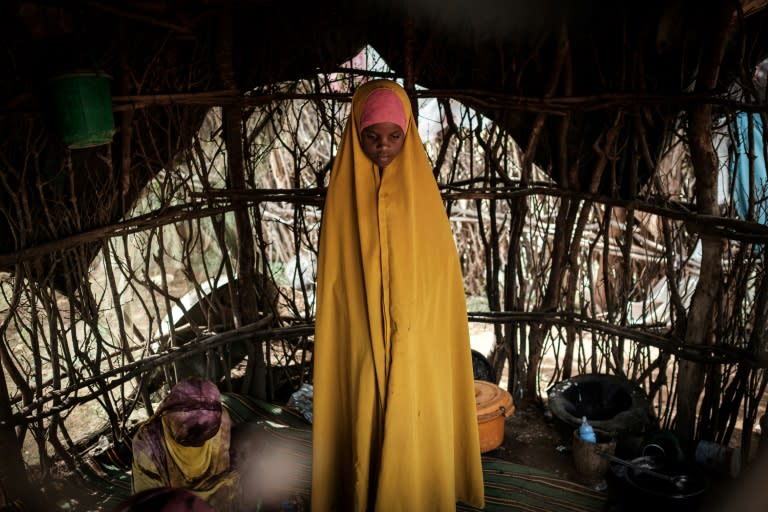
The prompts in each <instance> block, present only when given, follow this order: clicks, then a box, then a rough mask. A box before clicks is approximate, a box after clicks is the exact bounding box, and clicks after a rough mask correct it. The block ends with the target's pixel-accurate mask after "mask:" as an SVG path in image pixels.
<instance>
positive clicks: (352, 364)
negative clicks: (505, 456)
mask: <svg viewBox="0 0 768 512" xmlns="http://www.w3.org/2000/svg"><path fill="white" fill-rule="evenodd" d="M377 87H388V88H391V89H392V90H394V91H395V92H396V93H397V94H398V96H399V97H400V99H401V101H402V103H403V105H404V108H405V112H406V118H407V119H406V121H407V131H406V139H405V142H404V145H403V150H402V152H401V153H400V154H399V155H398V156H397V157H396V158H395V159H394V160H393V161H392V163H390V164H389V165H388V166H387V167H386V168H385V170H384V172H383V174H382V175H380V174H379V170H378V168H377V167H376V165H375V164H373V162H372V161H371V160H369V159H368V157H366V156H365V154H364V153H363V150H362V148H361V145H360V139H359V133H358V127H359V119H360V113H361V108H362V105H363V104H364V101H365V98H366V97H367V95H368V94H370V92H371V91H372V90H373V89H375V88H377ZM317 294H318V295H317V297H318V302H317V318H316V330H315V348H314V356H313V357H314V359H313V360H314V363H313V364H314V379H313V382H314V404H313V427H312V428H313V441H312V447H313V461H312V503H311V507H312V511H313V512H324V511H329V510H336V511H340V512H347V511H364V510H376V511H378V512H397V511H418V512H424V511H430V512H435V511H448V510H455V509H456V502H457V501H461V502H463V503H466V504H469V505H472V506H475V507H478V508H482V507H483V504H484V494H483V477H482V466H481V459H480V446H479V437H478V431H477V415H476V405H475V395H474V377H473V373H472V360H471V348H470V343H469V332H468V324H467V313H466V299H465V295H464V287H463V280H462V275H461V269H460V267H459V261H458V256H457V253H456V246H455V241H454V238H453V233H452V231H451V227H450V224H449V222H448V218H447V216H446V212H445V207H444V205H443V202H442V199H441V197H440V194H439V190H438V188H437V184H436V182H435V178H434V176H433V174H432V168H431V166H430V164H429V161H428V159H427V155H426V153H425V150H424V146H423V144H422V142H421V139H420V137H419V134H418V129H417V127H416V124H415V122H414V120H413V116H412V112H411V107H410V102H409V100H408V96H407V95H406V94H405V91H404V90H403V89H402V88H401V87H400V86H398V85H397V84H395V83H393V82H390V81H386V80H378V81H375V82H369V83H366V84H364V85H363V86H361V87H360V88H359V89H358V91H357V92H356V93H355V95H354V97H353V101H352V117H351V118H350V120H349V121H348V122H347V125H346V127H345V129H344V134H343V138H342V142H341V144H340V147H339V151H338V154H337V156H336V160H335V162H334V165H333V169H332V172H331V177H330V184H329V187H328V194H327V197H326V201H325V207H324V211H323V222H322V228H321V237H320V255H319V259H318V288H317Z"/></svg>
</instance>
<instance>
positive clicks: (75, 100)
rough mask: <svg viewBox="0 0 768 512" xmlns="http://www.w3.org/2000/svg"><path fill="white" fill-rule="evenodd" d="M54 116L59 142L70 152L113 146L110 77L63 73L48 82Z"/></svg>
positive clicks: (113, 123)
mask: <svg viewBox="0 0 768 512" xmlns="http://www.w3.org/2000/svg"><path fill="white" fill-rule="evenodd" d="M50 87H51V99H52V103H53V116H54V121H55V123H56V127H57V129H58V131H59V134H60V135H61V138H62V141H63V142H64V144H66V145H67V146H68V147H70V148H72V149H79V148H90V147H94V146H101V145H103V144H109V143H110V142H112V136H113V135H114V134H115V120H114V116H113V115H112V93H111V90H110V76H109V75H107V74H104V73H99V72H90V71H83V72H76V73H66V74H62V75H57V76H55V77H53V78H52V79H51V81H50Z"/></svg>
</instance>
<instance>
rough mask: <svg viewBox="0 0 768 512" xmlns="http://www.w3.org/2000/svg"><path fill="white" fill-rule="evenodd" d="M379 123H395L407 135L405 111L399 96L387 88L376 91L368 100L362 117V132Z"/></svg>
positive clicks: (364, 105)
mask: <svg viewBox="0 0 768 512" xmlns="http://www.w3.org/2000/svg"><path fill="white" fill-rule="evenodd" d="M377 123H395V124H396V125H398V126H399V127H400V129H401V130H403V133H405V127H406V124H405V111H404V110H403V104H402V102H401V101H400V98H398V97H397V94H396V93H395V92H394V91H393V90H391V89H386V88H381V89H376V90H374V91H373V92H371V94H369V95H368V98H366V100H365V103H364V104H363V110H362V114H361V116H360V131H363V130H364V129H365V128H366V127H368V126H371V125H373V124H377Z"/></svg>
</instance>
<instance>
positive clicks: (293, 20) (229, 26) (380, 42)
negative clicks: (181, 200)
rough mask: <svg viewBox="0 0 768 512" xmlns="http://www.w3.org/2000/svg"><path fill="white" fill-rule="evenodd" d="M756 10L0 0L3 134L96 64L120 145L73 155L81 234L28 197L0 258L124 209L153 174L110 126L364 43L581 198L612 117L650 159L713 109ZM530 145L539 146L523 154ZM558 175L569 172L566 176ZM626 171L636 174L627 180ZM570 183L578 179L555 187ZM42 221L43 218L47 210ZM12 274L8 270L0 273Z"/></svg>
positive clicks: (600, 4)
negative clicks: (462, 106) (674, 127)
mask: <svg viewBox="0 0 768 512" xmlns="http://www.w3.org/2000/svg"><path fill="white" fill-rule="evenodd" d="M765 4H766V2H765V1H764V0H754V1H745V2H744V4H743V6H742V9H741V10H740V11H739V10H737V9H735V6H734V4H729V3H728V2H704V3H701V2H696V1H682V0H679V1H674V2H669V1H662V0H656V1H650V2H649V1H646V0H643V1H630V2H614V1H610V0H606V1H603V0H584V1H577V2H574V1H568V2H556V1H552V0H547V1H539V2H521V1H508V0H478V1H475V2H456V1H448V2H445V1H443V2H435V1H429V0H420V1H416V2H389V1H383V0H379V1H373V2H302V3H295V2H273V1H261V0H254V1H248V0H232V1H224V0H189V1H184V2H177V1H171V0H164V1H156V2H155V1H153V2H148V1H139V0H130V1H128V0H126V1H124V2H119V3H114V2H101V1H97V0H80V1H74V2H61V1H56V0H48V1H44V0H38V1H21V0H17V1H15V2H8V3H6V4H5V7H4V8H5V10H6V12H5V13H4V15H3V16H2V21H1V23H2V24H3V27H2V36H0V37H2V38H3V42H4V46H5V51H4V52H3V59H4V61H3V65H2V66H0V70H2V71H0V73H2V77H1V78H0V81H2V83H3V88H2V93H0V94H2V104H3V106H4V110H5V115H4V117H5V122H4V126H5V129H4V130H3V134H4V136H11V135H18V133H19V131H23V130H24V123H25V122H27V121H28V120H29V117H30V116H32V117H37V118H39V119H40V120H42V121H44V122H48V123H49V124H50V113H49V112H50V109H47V106H46V101H47V96H46V93H47V89H46V88H47V84H48V80H49V79H50V77H52V76H54V75H56V74H57V73H61V72H65V71H70V70H73V69H82V68H94V67H96V68H99V69H102V70H104V71H105V72H107V73H108V74H110V75H111V76H112V77H113V82H112V89H113V91H112V92H113V96H114V105H115V110H116V116H115V119H116V123H117V127H118V129H123V132H122V133H121V132H118V134H117V135H116V136H115V139H114V144H113V146H112V151H111V162H110V161H108V160H107V161H105V159H104V157H103V156H99V155H96V154H95V153H94V152H92V151H79V152H73V154H72V159H73V166H74V167H75V168H78V169H79V173H78V175H77V176H76V184H75V187H74V188H75V190H77V191H78V192H77V195H78V196H79V200H78V203H79V207H80V208H82V209H83V210H81V213H82V215H81V217H82V222H81V223H80V225H78V226H68V227H66V228H61V232H59V233H55V234H54V233H50V232H48V231H42V230H39V229H37V227H38V226H40V225H41V224H44V215H43V213H42V212H41V209H42V206H41V205H37V204H35V202H36V201H40V195H39V194H35V193H30V194H29V197H30V198H33V203H32V204H31V205H29V206H28V208H29V215H30V217H31V222H29V226H28V230H27V232H26V234H24V235H22V234H20V233H21V231H24V230H25V228H23V227H20V226H14V222H12V221H10V220H8V219H7V216H4V217H3V218H2V220H1V221H0V240H2V242H0V254H6V255H7V254H10V253H13V252H15V251H18V250H22V249H27V248H30V247H35V246H40V245H41V244H45V243H47V242H51V241H53V240H56V239H57V238H61V237H62V236H65V235H72V234H75V233H78V232H85V231H88V230H89V229H94V228H97V227H98V226H102V225H106V224H109V223H112V222H115V221H116V220H117V219H120V218H121V217H122V215H123V213H124V212H125V211H126V210H127V209H128V208H130V206H131V204H132V202H133V200H134V199H135V198H136V196H137V194H138V192H139V191H140V190H141V188H142V187H143V186H144V185H145V184H146V183H147V181H148V180H149V179H150V178H151V177H152V176H153V175H154V174H155V173H157V172H158V171H159V170H160V169H161V168H162V167H163V166H164V165H166V164H167V163H168V162H158V161H151V160H148V159H146V158H143V157H142V156H141V155H140V153H139V152H137V151H136V144H137V140H140V138H141V135H140V134H135V133H134V134H133V138H130V137H126V136H125V133H124V132H125V129H124V128H125V127H126V126H129V125H130V122H128V124H121V123H125V122H126V117H128V116H131V115H133V110H131V109H130V108H129V106H134V107H135V106H138V107H141V106H142V105H143V104H147V102H150V103H153V104H157V103H164V102H165V103H168V102H171V100H173V102H175V103H177V104H178V103H184V102H187V103H198V104H199V103H204V102H205V98H204V97H203V96H200V95H201V94H203V93H215V95H214V96H213V99H210V98H211V97H209V100H208V101H209V102H211V103H216V102H217V101H218V102H219V103H226V102H229V103H237V102H238V101H240V100H242V98H243V95H244V94H246V93H248V91H251V90H253V89H255V88H262V89H260V91H261V92H260V93H256V94H252V95H251V101H254V98H256V99H258V98H259V94H262V93H265V92H269V86H270V84H275V83H279V82H284V81H292V80H296V79H299V78H303V77H309V76H312V75H313V74H316V73H318V72H332V71H334V70H336V69H338V67H339V65H340V64H341V63H343V62H345V61H346V60H347V59H349V58H351V57H352V56H353V55H355V54H356V53H357V52H358V51H359V50H360V48H361V47H363V46H364V45H366V44H370V45H372V46H373V47H374V48H375V49H376V50H377V51H378V52H379V53H380V54H381V55H382V56H383V57H384V59H385V60H386V61H387V62H388V63H389V64H390V66H391V67H392V68H393V69H395V70H396V73H397V74H398V75H399V76H402V77H405V79H406V82H407V83H406V85H411V86H412V85H413V84H418V85H420V86H423V87H427V88H429V89H431V91H432V94H435V95H438V96H440V95H443V96H451V97H454V98H458V99H460V100H461V101H463V102H465V103H466V104H468V105H469V106H471V107H474V108H476V109H478V110H480V111H481V112H483V113H484V114H486V115H487V116H489V117H491V118H492V119H494V120H496V121H497V122H498V123H499V124H500V125H501V126H503V127H504V128H506V129H507V130H508V131H509V133H511V134H512V135H513V136H514V137H515V138H516V139H517V141H518V142H519V143H520V144H521V146H522V147H523V149H524V150H528V151H530V155H529V156H530V157H531V158H533V160H534V161H535V162H536V163H538V164H539V165H540V166H541V167H542V168H544V169H545V170H547V171H548V172H550V173H551V174H552V176H553V177H554V178H555V179H557V180H559V181H560V182H563V181H569V182H568V183H563V185H564V186H567V187H568V188H576V189H583V190H589V189H590V183H589V182H590V172H591V171H590V170H591V168H592V167H594V166H595V165H596V161H597V160H598V159H600V158H601V155H600V154H599V152H596V151H594V149H593V146H594V144H595V141H596V140H597V139H598V138H599V137H602V136H604V135H603V134H604V133H605V132H606V130H607V128H608V127H609V126H611V125H612V124H614V123H615V122H616V117H617V115H618V116H627V120H626V122H623V127H622V130H623V131H622V133H621V134H620V136H621V137H626V138H627V140H629V139H630V138H631V137H632V134H633V133H636V132H637V131H638V130H641V131H642V132H643V137H644V139H645V141H646V143H647V148H643V149H642V151H643V154H645V155H651V157H652V158H653V157H655V156H656V155H658V154H659V152H660V150H661V148H662V146H663V145H664V144H665V141H666V140H668V136H669V128H670V124H671V123H672V122H674V120H675V119H676V116H677V113H678V112H680V111H681V110H683V109H685V108H686V106H687V105H690V104H691V102H692V101H693V99H694V98H695V96H694V95H693V91H696V94H698V95H699V97H701V96H702V95H703V96H707V95H711V94H713V93H715V94H720V93H722V92H724V91H726V90H727V89H728V88H729V87H731V86H732V85H733V84H734V83H736V82H741V81H744V79H745V76H744V70H745V69H746V70H749V69H752V68H753V67H754V65H755V64H756V63H757V62H759V61H760V60H761V59H763V58H765V57H766V55H767V54H768V45H767V44H766V41H768V38H766V37H765V35H764V34H763V29H764V26H765V23H766V11H765V10H764V7H765ZM721 38H726V39H727V41H728V42H727V44H725V45H724V46H723V48H724V56H723V58H722V62H720V63H719V68H718V71H719V73H717V74H716V80H715V82H714V83H702V82H699V83H698V84H697V82H696V78H697V73H698V72H699V71H700V70H701V69H702V68H701V67H702V66H703V65H704V66H706V65H707V62H708V61H707V59H710V58H712V57H713V56H714V57H717V56H718V52H719V48H720V46H719V41H720V40H721ZM715 62H717V59H716V58H715ZM156 95H164V96H163V97H157V96H156ZM174 95H175V96H174ZM142 98H143V99H142ZM216 98H218V99H216ZM640 108H642V109H643V110H642V114H641V113H640V112H641V111H640V110H639V109H640ZM129 112H130V113H129ZM566 114H570V115H566ZM153 115H157V116H161V117H162V116H163V112H162V111H160V112H156V113H154V114H153ZM186 116H187V117H186V121H185V122H184V123H183V125H182V126H178V127H176V129H177V130H178V133H164V134H163V139H164V140H165V143H166V144H168V145H169V146H173V145H178V147H169V148H166V149H168V153H169V154H173V153H174V152H175V151H176V150H178V149H181V147H182V146H183V145H184V143H185V142H184V141H186V140H188V138H185V136H184V135H183V134H184V133H185V132H188V131H191V130H195V129H196V128H197V126H199V124H200V123H201V122H202V119H203V116H202V111H195V110H193V109H190V111H189V112H187V114H186ZM563 121H566V122H563ZM537 123H540V124H537ZM539 130H540V131H539ZM43 134H44V135H46V136H50V143H49V144H48V145H47V149H46V150H45V151H44V152H43V153H42V154H40V155H38V157H39V158H41V159H43V164H40V167H41V168H44V167H45V165H46V162H47V163H48V165H49V166H53V165H56V164H55V163H53V162H56V161H60V160H61V154H62V148H61V146H60V144H59V145H57V141H56V137H55V133H53V132H52V131H49V130H47V129H45V130H44V131H43ZM532 137H538V139H537V143H536V144H535V146H534V147H530V148H529V147H528V141H529V139H531V138H532ZM126 144H127V145H128V147H124V146H125V145H126ZM4 153H5V154H6V159H7V161H6V162H4V163H3V166H4V167H7V168H10V169H13V172H12V173H11V174H10V176H11V177H10V178H9V179H8V182H7V183H6V185H5V187H4V188H3V190H0V194H1V195H2V202H3V203H5V204H12V203H13V195H14V194H12V193H10V191H14V190H18V187H27V186H29V187H33V189H34V185H33V184H32V182H33V180H31V178H30V176H29V175H28V174H24V172H23V170H24V169H25V168H26V167H25V165H27V164H28V162H27V160H26V159H28V156H29V152H28V151H25V150H23V149H21V148H18V147H15V146H14V147H12V148H11V149H10V150H6V151H4ZM627 154H629V153H627ZM46 159H48V160H46ZM563 162H569V163H568V164H567V165H568V166H569V168H568V169H564V168H562V165H563ZM614 163H615V167H614V171H613V172H612V173H605V174H604V176H603V178H602V182H601V185H600V187H599V191H600V192H604V193H609V194H613V195H621V196H623V197H631V196H633V195H634V193H635V192H636V191H637V190H638V189H639V187H641V186H642V184H643V183H644V180H645V179H646V177H647V176H649V175H650V172H649V167H650V166H652V165H653V161H652V160H649V159H648V158H640V159H639V162H634V163H633V159H632V158H626V157H622V158H620V159H618V160H617V161H615V162H614ZM574 165H575V166H576V168H575V169H574V168H573V166H574ZM632 165H637V168H636V170H634V171H630V168H631V166H632ZM574 171H576V173H577V174H578V176H579V177H578V178H576V179H573V178H571V179H570V180H569V179H567V178H566V176H567V175H568V174H569V173H571V174H572V173H573V172H574ZM22 175H24V176H26V177H21V176H22ZM115 184H119V185H115ZM46 186H47V187H49V188H50V189H51V190H52V191H50V192H49V194H50V195H51V197H47V198H46V199H45V200H43V203H45V201H49V202H51V203H53V202H54V201H51V198H52V197H55V196H56V195H57V194H58V193H61V194H62V195H68V193H66V191H65V190H64V189H65V188H66V189H68V185H67V184H61V185H60V187H61V189H60V190H58V191H57V190H56V186H55V184H54V185H51V183H47V184H46ZM115 188H118V189H120V190H118V191H116V192H115V191H113V192H114V193H109V194H107V195H108V197H105V189H107V190H109V189H115ZM591 188H594V186H592V187H591ZM48 206H49V208H52V209H53V212H52V213H53V215H54V216H55V208H56V207H55V206H54V205H52V204H50V205H48ZM17 207H21V206H17ZM89 209H92V210H93V211H89ZM50 214H51V212H49V213H48V215H49V216H50ZM14 261H15V260H13V258H10V259H9V258H6V259H5V260H2V261H0V268H9V265H10V264H11V263H13V262H14Z"/></svg>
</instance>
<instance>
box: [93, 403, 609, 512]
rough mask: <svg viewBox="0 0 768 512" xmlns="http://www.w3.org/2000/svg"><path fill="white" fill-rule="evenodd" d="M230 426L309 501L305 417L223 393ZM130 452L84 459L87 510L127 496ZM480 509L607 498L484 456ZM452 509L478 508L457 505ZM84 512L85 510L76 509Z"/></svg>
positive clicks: (573, 508)
mask: <svg viewBox="0 0 768 512" xmlns="http://www.w3.org/2000/svg"><path fill="white" fill-rule="evenodd" d="M222 396H223V401H224V405H225V407H226V408H227V410H228V411H229V413H230V415H231V416H232V420H233V423H235V424H238V425H239V424H243V423H249V424H251V425H253V426H254V427H255V428H258V429H259V431H260V432H264V433H266V434H267V438H268V439H269V440H270V443H273V444H274V446H278V447H279V454H280V457H281V460H284V461H286V462H289V464H287V466H288V467H290V472H291V474H290V475H289V477H288V478H284V482H285V488H283V489H280V490H279V491H280V492H281V493H284V494H285V495H286V496H289V495H290V496H292V495H299V496H303V497H305V499H306V501H307V502H308V501H309V494H310V482H311V474H312V471H311V461H312V430H311V425H310V424H308V423H307V422H306V421H305V420H304V418H303V417H302V416H300V415H298V414H296V413H294V412H293V411H291V410H289V409H285V408H283V407H279V406H275V405H272V404H269V403H266V402H263V401H260V400H256V399H253V398H250V397H246V396H244V395H239V394H236V393H225V394H223V395H222ZM130 461H131V453H130V446H129V445H128V443H121V444H118V445H112V446H110V447H109V448H108V449H107V450H105V451H104V452H102V453H99V454H98V455H93V456H91V457H88V458H86V459H85V460H84V461H83V463H82V465H81V468H80V477H81V481H82V482H81V484H80V485H82V487H83V489H84V490H85V492H86V493H87V495H88V496H89V497H90V500H89V501H91V502H90V503H88V504H86V503H82V505H83V506H85V507H86V508H88V510H94V511H111V510H112V509H113V508H114V507H115V506H116V505H117V504H118V503H120V502H121V501H122V500H124V499H125V498H126V497H127V496H129V494H130V488H131V484H130V473H129V470H130V465H131V462H130ZM483 476H484V479H485V503H486V506H485V509H484V510H485V511H487V512H512V511H516V512H517V511H522V512H544V511H547V512H597V511H602V510H604V509H605V507H606V500H607V498H606V496H605V495H604V494H601V493H599V492H596V491H594V490H592V489H590V488H589V487H585V486H583V485H580V484H577V483H574V482H570V481H567V480H563V479H561V478H558V477H556V476H554V475H552V474H549V473H547V472H544V471H540V470H537V469H533V468H530V467H527V466H522V465H519V464H514V463H512V462H508V461H505V460H501V459H498V458H495V457H489V456H483ZM456 509H457V511H461V512H477V510H478V509H475V508H472V507H469V506H465V505H462V504H459V505H458V506H457V508H456ZM78 510H85V508H78Z"/></svg>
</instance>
